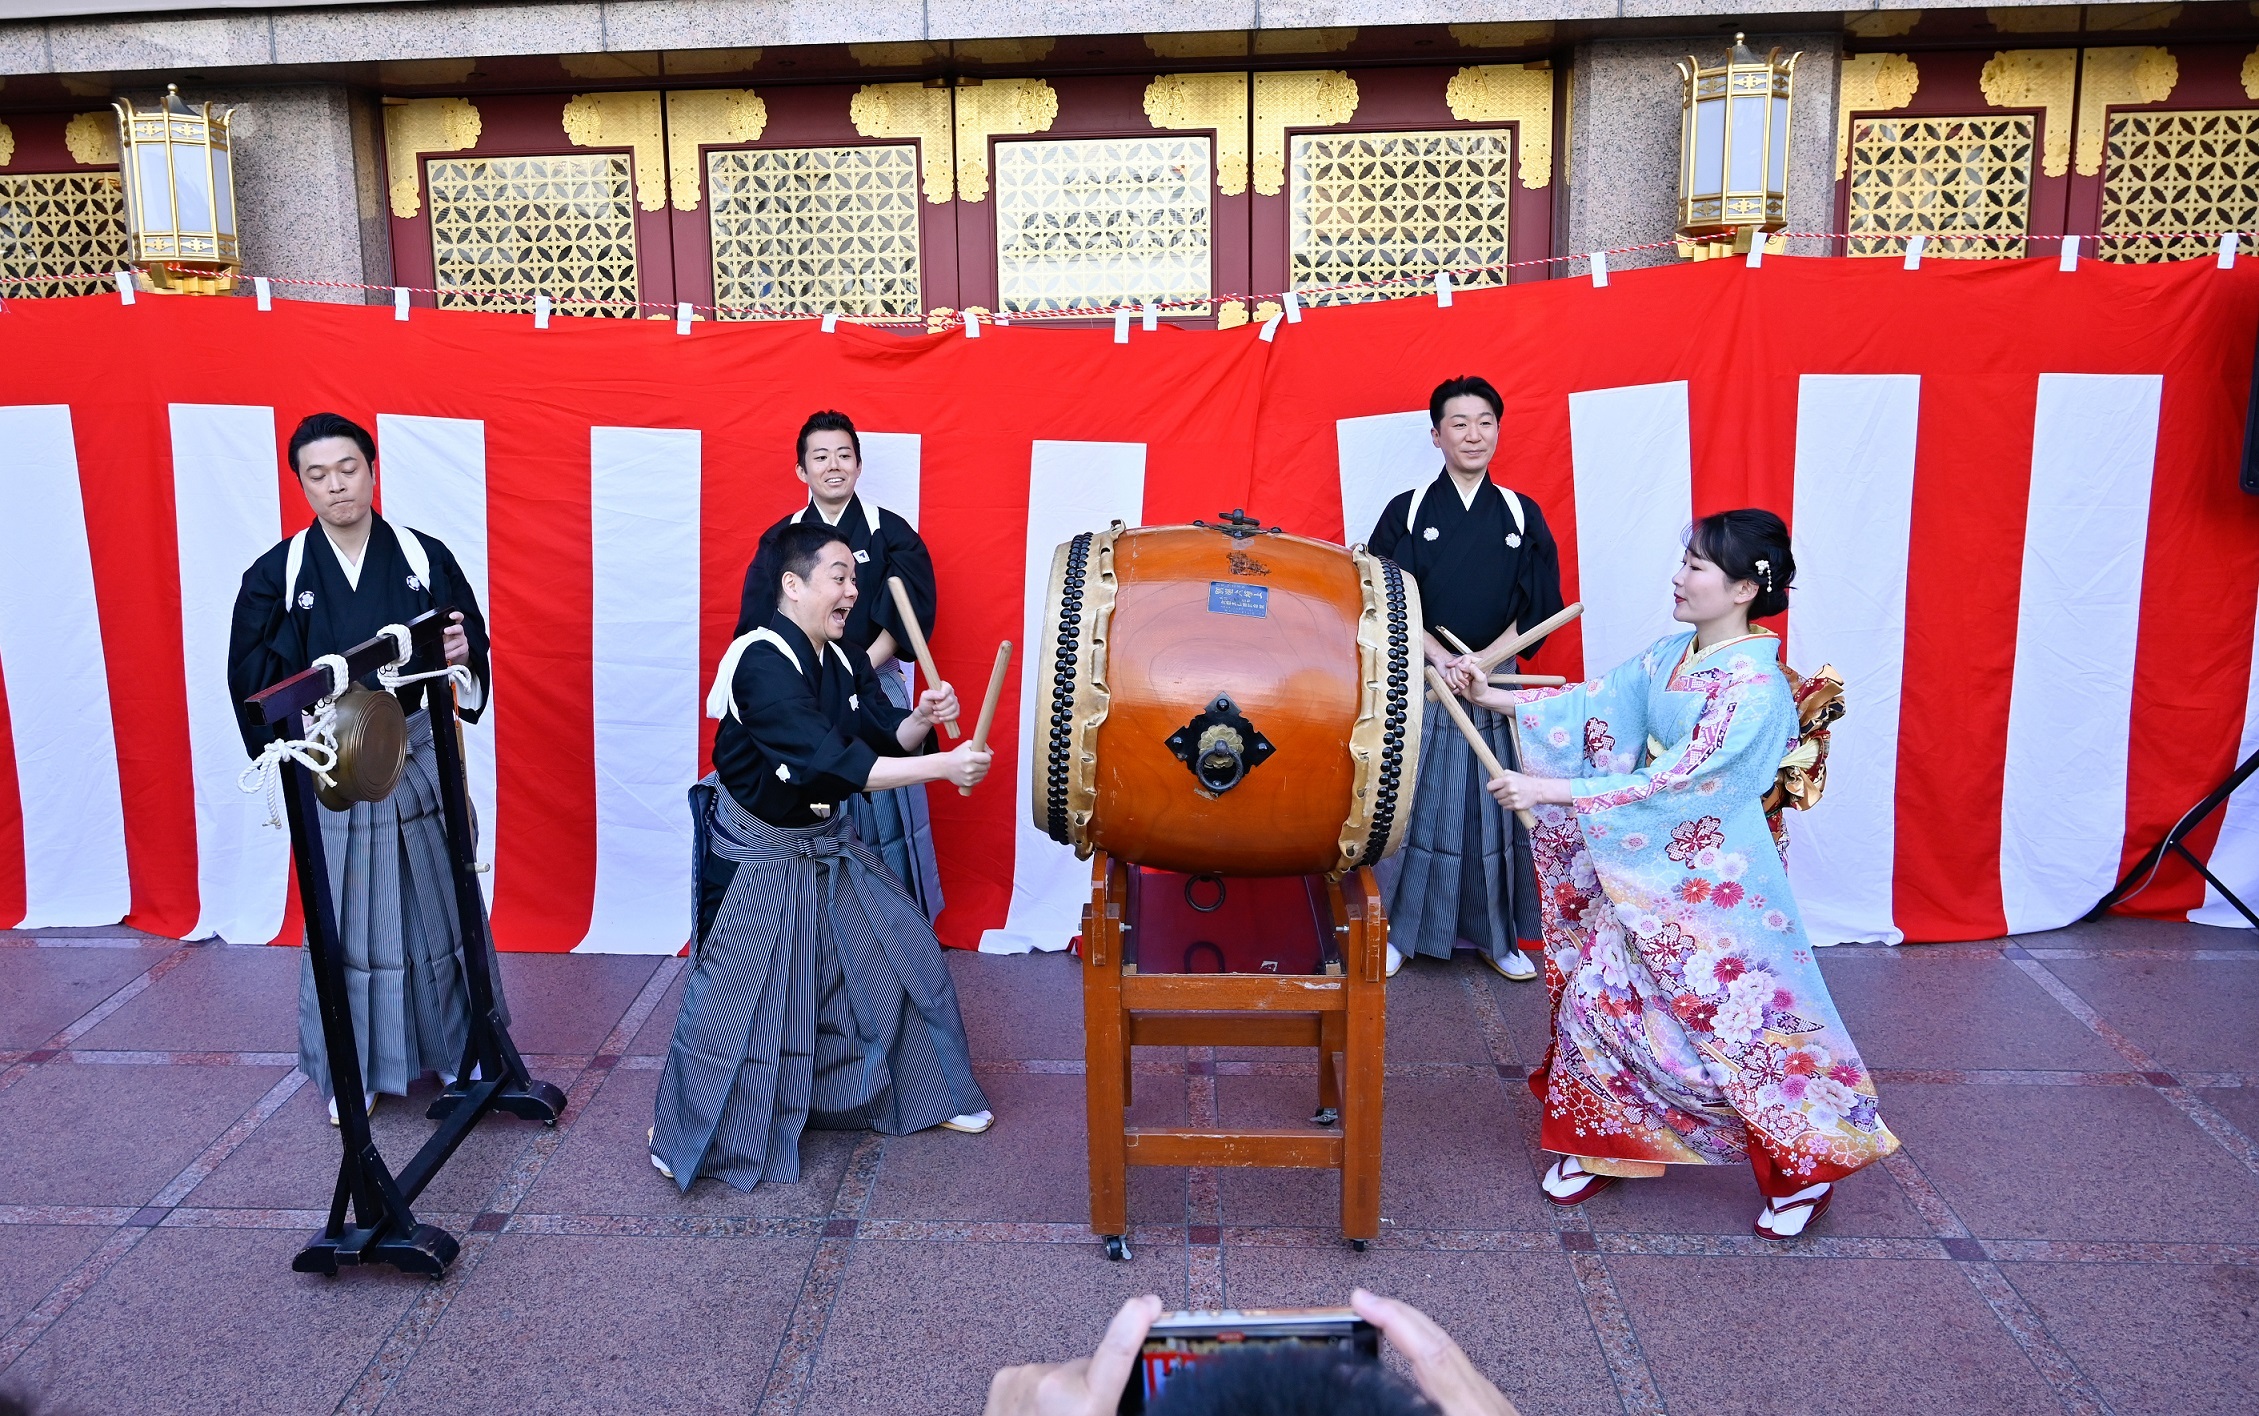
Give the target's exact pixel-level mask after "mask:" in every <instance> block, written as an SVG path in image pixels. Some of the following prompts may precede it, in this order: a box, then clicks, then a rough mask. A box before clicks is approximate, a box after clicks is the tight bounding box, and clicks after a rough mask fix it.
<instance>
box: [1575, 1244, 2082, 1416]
mask: <svg viewBox="0 0 2259 1416" xmlns="http://www.w3.org/2000/svg"><path fill="white" fill-rule="evenodd" d="M1606 1267H1607V1270H1608V1274H1609V1276H1610V1277H1611V1278H1612V1279H1613V1280H1614V1282H1615V1288H1616V1292H1617V1295H1618V1297H1619V1298H1621V1300H1622V1302H1623V1305H1624V1308H1625V1310H1626V1312H1627V1313H1629V1314H1630V1317H1631V1322H1632V1328H1633V1331H1634V1332H1636V1333H1637V1334H1638V1337H1639V1345H1640V1349H1641V1351H1642V1352H1643V1353H1645V1354H1646V1357H1647V1365H1648V1368H1649V1370H1651V1371H1652V1372H1653V1373H1654V1374H1655V1381H1656V1385H1657V1386H1658V1387H1659V1388H1660V1390H1661V1392H1662V1395H1663V1400H1664V1401H1665V1402H1666V1403H1667V1404H1668V1406H1669V1407H1670V1409H1671V1410H1674V1411H1699V1412H1702V1413H1704V1416H1778V1413H1783V1412H1807V1411H1810V1412H1820V1411H1828V1412H1851V1411H1856V1412H1858V1413H1859V1416H1900V1413H1905V1416H1915V1413H1920V1416H1933V1414H1934V1413H1945V1412H1973V1411H1982V1412H1986V1413H1988V1416H2058V1413H2060V1412H2061V1410H2062V1409H2063V1408H2062V1407H2061V1406H2059V1405H2058V1404H2057V1402H2056V1401H2055V1398H2054V1396H2053V1395H2052V1394H2051V1393H2050V1392H2049V1390H2048V1387H2047V1383H2046V1381H2045V1380H2044V1379H2043V1378H2042V1377H2041V1376H2040V1375H2039V1373H2038V1372H2037V1371H2036V1370H2035V1369H2034V1368H2033V1366H2032V1364H2031V1362H2030V1361H2029V1360H2028V1359H2026V1358H2025V1356H2024V1354H2023V1351H2022V1349H2020V1348H2019V1347H2017V1345H2016V1341H2015V1339H2014V1338H2012V1337H2011V1336H2009V1334H2008V1330H2007V1329H2006V1328H2004V1327H2002V1326H2001V1324H2000V1320H1999V1319H1998V1318H1996V1317H1995V1316H1993V1312H1992V1309H1991V1308H1990V1307H1989V1306H1988V1305H1987V1304H1986V1303H1985V1301H1984V1299H1983V1298H1982V1297H1981V1296H1979V1295H1978V1293H1977V1291H1976V1289H1974V1288H1972V1287H1971V1286H1970V1284H1969V1281H1968V1279H1966V1278H1965V1277H1963V1276H1962V1274H1961V1272H1960V1268H1959V1266H1958V1265H1956V1264H1954V1263H1951V1262H1948V1261H1946V1260H1942V1259H1941V1260H1936V1261H1920V1260H1885V1259H1837V1260H1832V1261H1829V1262H1825V1263H1814V1262H1812V1261H1810V1260H1806V1259H1795V1258H1778V1259H1775V1258H1755V1259H1741V1258H1731V1259H1728V1258H1667V1259H1666V1258H1630V1257H1625V1256H1622V1255H1611V1256H1609V1257H1608V1258H1607V1260H1606Z"/></svg>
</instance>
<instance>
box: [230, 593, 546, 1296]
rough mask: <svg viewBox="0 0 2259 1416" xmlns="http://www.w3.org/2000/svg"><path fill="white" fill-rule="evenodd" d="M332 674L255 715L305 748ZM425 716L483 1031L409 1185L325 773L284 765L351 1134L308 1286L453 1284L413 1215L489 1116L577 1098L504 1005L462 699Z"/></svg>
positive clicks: (439, 700) (444, 1259)
mask: <svg viewBox="0 0 2259 1416" xmlns="http://www.w3.org/2000/svg"><path fill="white" fill-rule="evenodd" d="M449 612H450V611H449V610H448V609H446V608H442V609H437V610H430V611H427V612H425V613H424V614H421V615H418V616H417V617H416V618H415V620H414V621H413V622H411V623H410V624H409V626H408V629H409V632H410V635H411V637H412V640H413V643H414V646H415V653H414V655H413V656H412V657H411V658H410V660H409V663H408V666H407V667H408V671H410V672H422V671H424V670H427V669H436V668H438V667H441V666H442V665H443V664H444V663H445V651H444V648H443V644H442V639H441V636H442V634H443V633H444V631H445V628H446V625H447V623H448V620H447V616H448V614H449ZM395 652H396V648H395V646H394V644H393V642H392V640H391V639H390V638H387V637H385V636H382V635H380V636H378V637H377V638H375V639H372V640H369V641H368V642H367V643H365V644H361V645H358V646H356V647H355V648H354V649H352V650H351V651H350V652H348V653H347V654H346V655H345V664H346V672H347V673H348V674H349V675H350V676H351V677H352V678H354V679H361V678H364V677H366V676H367V675H369V674H371V673H374V672H375V671H376V670H377V669H378V668H380V667H382V666H383V665H385V664H388V663H390V662H392V657H393V654H394V653H395ZM332 687H333V685H332V684H331V682H330V677H329V672H328V670H326V669H321V668H313V669H308V670H306V671H305V672H303V673H299V674H294V675H292V676H291V677H289V678H287V679H284V680H283V681H282V682H281V683H278V684H276V685H274V686H273V687H272V688H269V689H266V690H265V691H264V692H261V693H258V694H255V695H254V696H253V697H252V698H251V704H252V706H253V707H254V708H256V709H257V710H259V712H260V714H261V715H262V718H263V721H265V723H266V724H267V725H268V727H269V729H270V730H272V731H273V733H274V735H275V736H276V738H278V739H288V738H292V737H295V736H297V734H298V731H299V715H300V714H301V713H304V712H305V711H306V710H307V709H309V708H312V707H313V706H314V705H315V704H316V703H318V702H320V701H321V700H322V699H323V698H325V697H327V696H328V695H329V692H330V689H331V688H332ZM424 699H425V709H426V711H427V712H429V713H430V715H431V730H432V742H433V746H434V748H435V750H436V752H437V755H438V758H439V783H440V810H441V815H442V817H443V818H444V819H445V822H446V828H447V847H448V851H447V853H448V857H449V861H450V864H451V865H452V867H453V874H454V883H455V905H456V910H457V915H456V924H457V932H458V937H460V938H461V939H462V940H463V950H462V953H463V975H464V984H465V989H466V991H467V992H468V993H469V995H470V1013H471V1017H470V1030H469V1037H468V1040H467V1041H466V1042H465V1044H464V1048H463V1057H462V1061H461V1062H460V1064H459V1065H458V1066H457V1068H456V1081H455V1083H454V1084H453V1085H451V1086H449V1087H448V1089H447V1090H446V1091H444V1092H442V1093H441V1094H440V1096H439V1097H438V1099H437V1100H435V1101H434V1102H433V1103H432V1105H431V1110H430V1112H429V1113H428V1114H429V1115H430V1116H431V1117H432V1118H433V1119H435V1120H437V1121H439V1123H440V1124H439V1125H438V1127H437V1128H435V1129H434V1130H433V1132H432V1134H431V1137H430V1139H428V1140H426V1141H425V1142H424V1144H423V1147H422V1149H420V1150H418V1151H417V1152H416V1154H415V1156H414V1157H413V1158H411V1159H410V1160H409V1162H408V1164H407V1165H406V1167H405V1168H403V1169H402V1170H401V1171H400V1172H399V1173H398V1174H397V1175H395V1174H394V1173H393V1172H392V1170H391V1168H390V1167H389V1166H387V1165H386V1164H385V1161H384V1157H383V1156H382V1155H381V1154H380V1153H379V1152H378V1150H377V1146H376V1141H375V1140H374V1139H373V1138H372V1137H371V1135H370V1134H369V1114H368V1103H367V1097H366V1095H365V1093H364V1092H363V1090H362V1087H361V1067H360V1050H359V1048H358V1047H357V1046H356V1045H355V1042H354V1037H353V1014H352V1009H351V1007H350V1005H349V1004H348V1003H347V1001H346V992H345V951H344V946H343V944H342V943H341V942H340V935H339V933H338V928H337V910H336V906H335V903H334V901H332V899H331V898H330V892H329V864H328V861H327V859H326V858H325V857H324V855H323V853H322V822H321V812H322V807H321V804H320V802H319V801H318V800H317V799H316V798H315V795H314V780H313V776H312V774H311V773H309V772H308V771H307V770H306V769H305V768H304V767H302V766H300V765H299V763H298V762H297V761H296V760H295V759H285V761H284V763H283V768H282V773H283V781H282V786H283V797H284V800H285V802H286V803H287V814H288V816H289V819H290V845H291V852H292V860H293V861H294V862H295V863H296V868H297V877H298V902H299V905H300V906H301V908H302V909H303V910H304V912H305V917H306V944H307V950H308V952H309V955H310V956H311V958H312V961H313V968H314V998H315V1003H316V1006H317V1010H318V1011H319V1013H320V1015H321V1023H322V1050H323V1053H324V1054H325V1055H326V1056H327V1057H328V1059H329V1074H330V1081H331V1084H332V1086H333V1087H334V1088H335V1090H336V1095H337V1112H338V1134H339V1138H340V1140H341V1142H342V1144H343V1150H344V1154H343V1158H342V1159H341V1160H340V1161H339V1164H338V1171H337V1188H336V1190H335V1192H334V1193H333V1195H332V1197H331V1200H330V1210H329V1222H328V1223H327V1224H326V1225H325V1226H324V1227H323V1229H322V1232H321V1233H320V1234H318V1235H316V1236H315V1237H314V1238H313V1239H312V1240H311V1241H310V1242H309V1243H308V1244H307V1245H306V1247H305V1248H303V1249H301V1250H300V1251H299V1252H298V1256H297V1257H296V1258H295V1259H293V1260H292V1261H291V1265H290V1266H291V1268H293V1269H295V1270H296V1271H298V1272H299V1273H319V1274H325V1275H328V1276H330V1277H335V1276H336V1274H337V1271H338V1270H339V1269H340V1268H343V1267H345V1266H346V1265H349V1264H390V1265H391V1266H392V1267H394V1268H396V1269H399V1270H400V1271H401V1272H402V1273H414V1274H422V1275H424V1276H426V1277H429V1278H439V1277H441V1276H442V1275H444V1274H445V1273H446V1272H447V1268H448V1266H449V1265H450V1264H452V1263H454V1261H455V1255H456V1252H457V1250H458V1248H459V1246H458V1245H457V1243H456V1241H455V1237H454V1236H453V1235H452V1234H449V1233H448V1232H447V1231H446V1230H444V1229H441V1228H439V1227H438V1226H437V1225H431V1224H424V1223H421V1222H419V1221H418V1220H417V1219H416V1215H415V1211H414V1208H413V1205H414V1203H415V1200H416V1197H417V1196H418V1195H420V1194H422V1193H423V1190H424V1187H425V1186H426V1185H428V1184H430V1183H431V1180H432V1177H434V1176H436V1175H437V1174H438V1173H439V1171H440V1168H441V1167H442V1166H444V1165H445V1164H446V1163H447V1158H448V1157H449V1156H451V1155H453V1154H454V1153H455V1149H456V1147H458V1146H460V1145H461V1144H462V1143H463V1141H464V1139H465V1138H466V1137H468V1136H469V1135H470V1133H471V1131H472V1129H473V1128H474V1127H476V1126H477V1125H478V1123H479V1121H480V1120H482V1119H483V1118H484V1117H485V1116H486V1115H487V1114H488V1113H489V1112H493V1111H504V1112H508V1113H509V1114H510V1115H512V1116H518V1117H522V1118H524V1119H526V1120H529V1121H543V1122H547V1123H549V1124H551V1125H554V1124H556V1121H557V1118H558V1117H559V1116H561V1115H562V1114H564V1109H565V1094H564V1093H563V1092H561V1091H559V1090H558V1089H557V1088H556V1087H554V1086H552V1085H550V1084H549V1083H548V1082H542V1081H536V1080H534V1079H533V1078H532V1077H531V1076H530V1075H528V1074H527V1072H526V1065H525V1059H524V1058H522V1057H521V1056H519V1055H518V1049H517V1046H516V1044H515V1043H513V1042H512V1041H511V1040H510V1030H509V1028H508V1026H507V1025H505V1024H504V1023H503V1022H502V1020H501V1017H500V1014H499V1010H498V1009H497V1007H496V1004H495V994H494V978H493V976H492V974H491V973H490V972H489V963H490V960H489V957H488V951H487V948H486V945H485V940H486V916H485V913H484V911H483V910H482V909H481V907H480V904H481V901H480V896H479V888H478V875H477V872H476V869H475V867H474V857H473V855H472V847H471V813H470V798H469V796H468V794H467V793H466V792H465V790H464V787H463V754H462V748H461V746H460V744H459V742H458V740H457V738H456V735H455V734H456V726H455V695H454V691H453V688H452V687H451V686H450V685H449V684H448V683H447V681H446V680H444V679H436V680H429V681H427V691H426V693H425V694H424Z"/></svg>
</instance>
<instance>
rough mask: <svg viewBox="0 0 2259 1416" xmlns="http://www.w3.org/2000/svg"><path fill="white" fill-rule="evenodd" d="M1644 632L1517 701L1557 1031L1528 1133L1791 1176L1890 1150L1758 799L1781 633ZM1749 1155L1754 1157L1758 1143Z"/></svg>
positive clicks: (1783, 722) (1639, 1155)
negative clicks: (1700, 643)
mask: <svg viewBox="0 0 2259 1416" xmlns="http://www.w3.org/2000/svg"><path fill="white" fill-rule="evenodd" d="M1692 644H1693V635H1692V634H1691V633H1682V634H1676V635H1672V636H1670V637H1668V638H1665V639H1662V640H1658V641H1657V642H1656V643H1654V644H1653V645H1650V646H1649V647H1648V648H1647V649H1646V650H1645V651H1644V652H1643V653H1641V654H1640V655H1639V656H1638V657H1637V658H1635V659H1633V660H1631V661H1630V662H1628V663H1626V664H1624V665H1622V666H1621V667H1619V668H1618V669H1616V670H1615V671H1614V672H1613V673H1611V674H1609V675H1608V676H1607V677H1606V678H1604V679H1599V680H1595V681H1592V682H1588V683H1584V684H1579V685H1574V686H1571V687H1568V688H1558V689H1535V690H1527V691H1523V692H1519V693H1516V694H1515V695H1513V697H1514V699H1515V700H1516V702H1517V704H1518V705H1519V707H1518V710H1517V711H1518V713H1519V722H1520V727H1521V738H1522V749H1523V754H1524V761H1525V763H1526V765H1525V767H1524V770H1525V771H1527V772H1529V773H1531V774H1533V775H1536V776H1544V777H1558V778H1570V779H1573V780H1574V781H1575V782H1576V787H1575V800H1574V803H1573V805H1572V806H1566V807H1564V806H1540V807H1538V808H1536V814H1537V818H1538V829H1537V831H1536V832H1535V833H1534V836H1533V846H1534V849H1535V852H1536V857H1537V874H1538V882H1539V896H1540V907H1541V912H1542V915H1543V920H1544V938H1545V949H1546V970H1545V976H1546V985H1547V987H1548V989H1549V990H1550V991H1551V994H1552V1002H1553V1041H1552V1046H1551V1048H1550V1049H1549V1050H1548V1052H1547V1054H1546V1062H1545V1066H1544V1067H1543V1069H1541V1070H1540V1071H1539V1072H1538V1073H1537V1074H1536V1075H1534V1076H1532V1077H1531V1079H1530V1088H1531V1090H1532V1091H1534V1092H1536V1093H1537V1095H1538V1096H1539V1098H1540V1099H1541V1100H1542V1101H1543V1102H1544V1105H1545V1117H1544V1128H1543V1138H1542V1144H1543V1146H1544V1148H1545V1149H1547V1150H1549V1151H1555V1152H1559V1153H1562V1154H1567V1155H1583V1156H1591V1157H1596V1158H1601V1159H1614V1160H1628V1161H1648V1162H1654V1161H1661V1162H1664V1163H1668V1164H1676V1165H1724V1164H1732V1163H1738V1162H1740V1161H1743V1160H1745V1159H1753V1160H1756V1161H1758V1162H1760V1164H1759V1173H1760V1175H1761V1176H1762V1175H1763V1174H1764V1171H1765V1169H1766V1166H1765V1164H1763V1162H1769V1163H1770V1168H1771V1169H1772V1170H1773V1171H1774V1172H1776V1173H1777V1174H1778V1175H1779V1176H1781V1177H1783V1179H1785V1180H1787V1181H1790V1182H1793V1184H1796V1185H1810V1184H1815V1183H1818V1182H1820V1181H1833V1180H1837V1179H1840V1178H1842V1177H1843V1176H1845V1175H1848V1174H1850V1173H1851V1172H1852V1171H1855V1170H1857V1169H1859V1168H1860V1167H1861V1166H1863V1165H1867V1164H1870V1163H1872V1162H1874V1161H1877V1160H1880V1159H1882V1158H1883V1157H1884V1156H1886V1155H1888V1154H1890V1153H1891V1152H1892V1151H1893V1150H1896V1149H1897V1148H1898V1138H1897V1137H1895V1136H1893V1135H1892V1134H1891V1133H1890V1132H1889V1131H1888V1130H1887V1129H1885V1127H1884V1126H1883V1124H1882V1120H1881V1118H1880V1117H1879V1116H1878V1115H1877V1114H1876V1102H1875V1087H1874V1079H1873V1078H1872V1077H1871V1076H1870V1075H1869V1074H1868V1072H1867V1069H1866V1067H1865V1065H1864V1064H1862V1063H1861V1062H1860V1060H1859V1053H1858V1051H1857V1049H1856V1048H1854V1047H1853V1046H1852V1043H1851V1038H1850V1037H1849V1035H1848V1034H1846V1033H1845V1032H1844V1029H1843V1021H1842V1019H1841V1018H1839V1017H1837V1015H1836V1011H1835V1004H1834V1002H1833V1001H1832V1000H1831V999H1830V998H1829V997H1828V991H1827V985H1826V983H1825V982H1824V981H1823V980H1822V979H1821V977H1820V969H1819V965H1818V963H1817V962H1815V961H1814V959H1813V957H1812V948H1811V945H1810V943H1809V942H1808V941H1807V940H1806V937H1805V933H1804V922H1803V919H1802V917H1801V916H1800V915H1799V914H1798V912H1797V908H1796V899H1795V896H1794V895H1792V894H1791V893H1790V891H1789V885H1788V872H1787V867H1786V864H1785V862H1784V860H1783V858H1782V855H1781V852H1780V849H1779V847H1778V846H1777V845H1776V844H1775V842H1774V838H1773V836H1772V833H1771V831H1770V830H1769V829H1768V827H1767V825H1766V820H1765V813H1764V810H1763V805H1762V799H1763V797H1764V795H1765V793H1766V791H1767V789H1768V788H1770V787H1771V786H1772V785H1773V781H1774V777H1775V773H1776V772H1777V770H1778V768H1779V767H1780V764H1781V759H1782V758H1783V756H1785V755H1786V754H1787V753H1788V752H1789V751H1791V750H1792V749H1794V748H1795V747H1796V745H1797V733H1798V729H1797V716H1796V708H1795V704H1794V702H1793V700H1792V699H1791V697H1790V694H1789V688H1788V684H1787V682H1786V681H1785V680H1784V679H1783V677H1782V675H1781V669H1780V665H1779V660H1778V655H1779V640H1778V639H1776V638H1774V637H1772V636H1770V635H1761V636H1753V637H1751V638H1747V639H1741V640H1734V641H1730V642H1728V643H1726V644H1721V645H1716V646H1713V647H1712V648H1711V649H1710V650H1709V651H1707V652H1706V653H1704V654H1702V655H1700V656H1690V655H1689V650H1690V648H1691V646H1692ZM1753 1150H1754V1151H1755V1152H1757V1154H1756V1155H1755V1156H1752V1154H1751V1152H1752V1151H1753Z"/></svg>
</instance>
